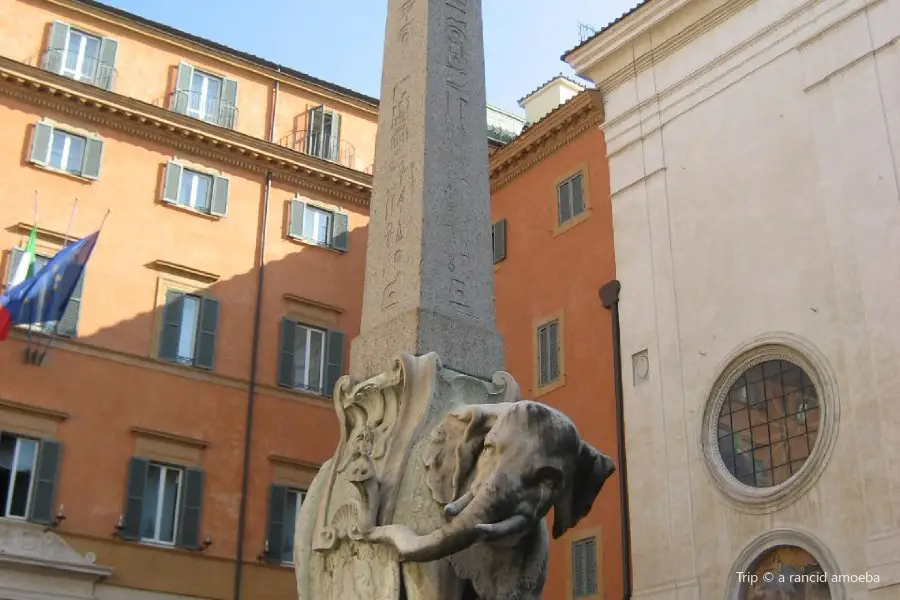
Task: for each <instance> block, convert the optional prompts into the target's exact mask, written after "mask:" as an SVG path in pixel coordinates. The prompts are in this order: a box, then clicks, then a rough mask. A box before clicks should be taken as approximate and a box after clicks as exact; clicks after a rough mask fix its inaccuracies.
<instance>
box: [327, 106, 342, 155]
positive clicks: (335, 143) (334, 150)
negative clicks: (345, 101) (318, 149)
mask: <svg viewBox="0 0 900 600" xmlns="http://www.w3.org/2000/svg"><path fill="white" fill-rule="evenodd" d="M328 133H329V134H330V135H329V136H328V138H327V139H326V140H325V143H326V144H327V145H328V146H327V147H328V154H326V156H325V158H327V159H328V160H331V161H334V162H339V159H340V145H341V115H339V114H337V112H335V111H331V131H329V132H328Z"/></svg>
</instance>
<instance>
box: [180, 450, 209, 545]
mask: <svg viewBox="0 0 900 600" xmlns="http://www.w3.org/2000/svg"><path fill="white" fill-rule="evenodd" d="M203 480H204V476H203V469H196V468H193V467H190V468H187V469H185V470H184V488H183V490H182V492H181V509H180V511H181V515H180V517H179V520H178V539H177V540H176V545H177V546H178V547H179V548H189V549H191V550H194V549H196V548H199V547H200V526H201V520H202V517H203Z"/></svg>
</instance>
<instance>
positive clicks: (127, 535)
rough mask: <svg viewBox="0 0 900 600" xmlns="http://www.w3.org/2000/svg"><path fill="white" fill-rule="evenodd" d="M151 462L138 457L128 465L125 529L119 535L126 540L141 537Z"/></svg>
mask: <svg viewBox="0 0 900 600" xmlns="http://www.w3.org/2000/svg"><path fill="white" fill-rule="evenodd" d="M149 467H150V461H149V460H147V459H144V458H138V457H137V456H132V457H131V462H130V463H129V465H128V482H127V483H126V487H125V506H124V508H123V509H122V518H123V520H124V521H125V528H124V529H123V530H122V531H121V532H120V533H119V534H120V535H121V536H122V538H124V539H126V540H137V539H140V537H141V515H142V514H143V512H144V487H145V486H146V485H147V470H148V469H149Z"/></svg>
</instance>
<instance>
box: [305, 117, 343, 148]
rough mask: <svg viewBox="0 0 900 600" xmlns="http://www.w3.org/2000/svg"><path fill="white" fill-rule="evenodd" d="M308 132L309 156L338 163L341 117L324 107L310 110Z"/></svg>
mask: <svg viewBox="0 0 900 600" xmlns="http://www.w3.org/2000/svg"><path fill="white" fill-rule="evenodd" d="M307 123H308V129H307V132H306V151H307V154H311V155H313V156H318V157H319V158H324V159H325V160H330V161H332V162H339V161H338V156H339V152H338V148H339V146H340V129H341V117H340V115H338V114H337V113H336V112H335V111H333V110H329V109H326V108H325V106H324V105H322V106H317V107H315V108H312V109H310V111H309V116H308V119H307Z"/></svg>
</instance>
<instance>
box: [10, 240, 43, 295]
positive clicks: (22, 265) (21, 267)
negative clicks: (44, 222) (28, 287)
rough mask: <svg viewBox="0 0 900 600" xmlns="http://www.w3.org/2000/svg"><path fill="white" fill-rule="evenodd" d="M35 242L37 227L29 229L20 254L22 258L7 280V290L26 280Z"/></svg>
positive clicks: (32, 261) (32, 258)
mask: <svg viewBox="0 0 900 600" xmlns="http://www.w3.org/2000/svg"><path fill="white" fill-rule="evenodd" d="M36 241H37V225H35V226H34V227H32V228H31V235H30V236H28V244H26V245H25V252H24V253H23V254H22V258H21V259H19V264H18V265H16V270H15V272H14V273H13V274H12V277H11V278H10V280H9V287H8V288H7V289H11V288H13V287H15V286H17V285H19V284H20V283H22V282H23V281H25V280H26V279H28V275H29V274H30V271H31V266H32V265H33V264H34V257H35V253H34V246H35V242H36Z"/></svg>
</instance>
